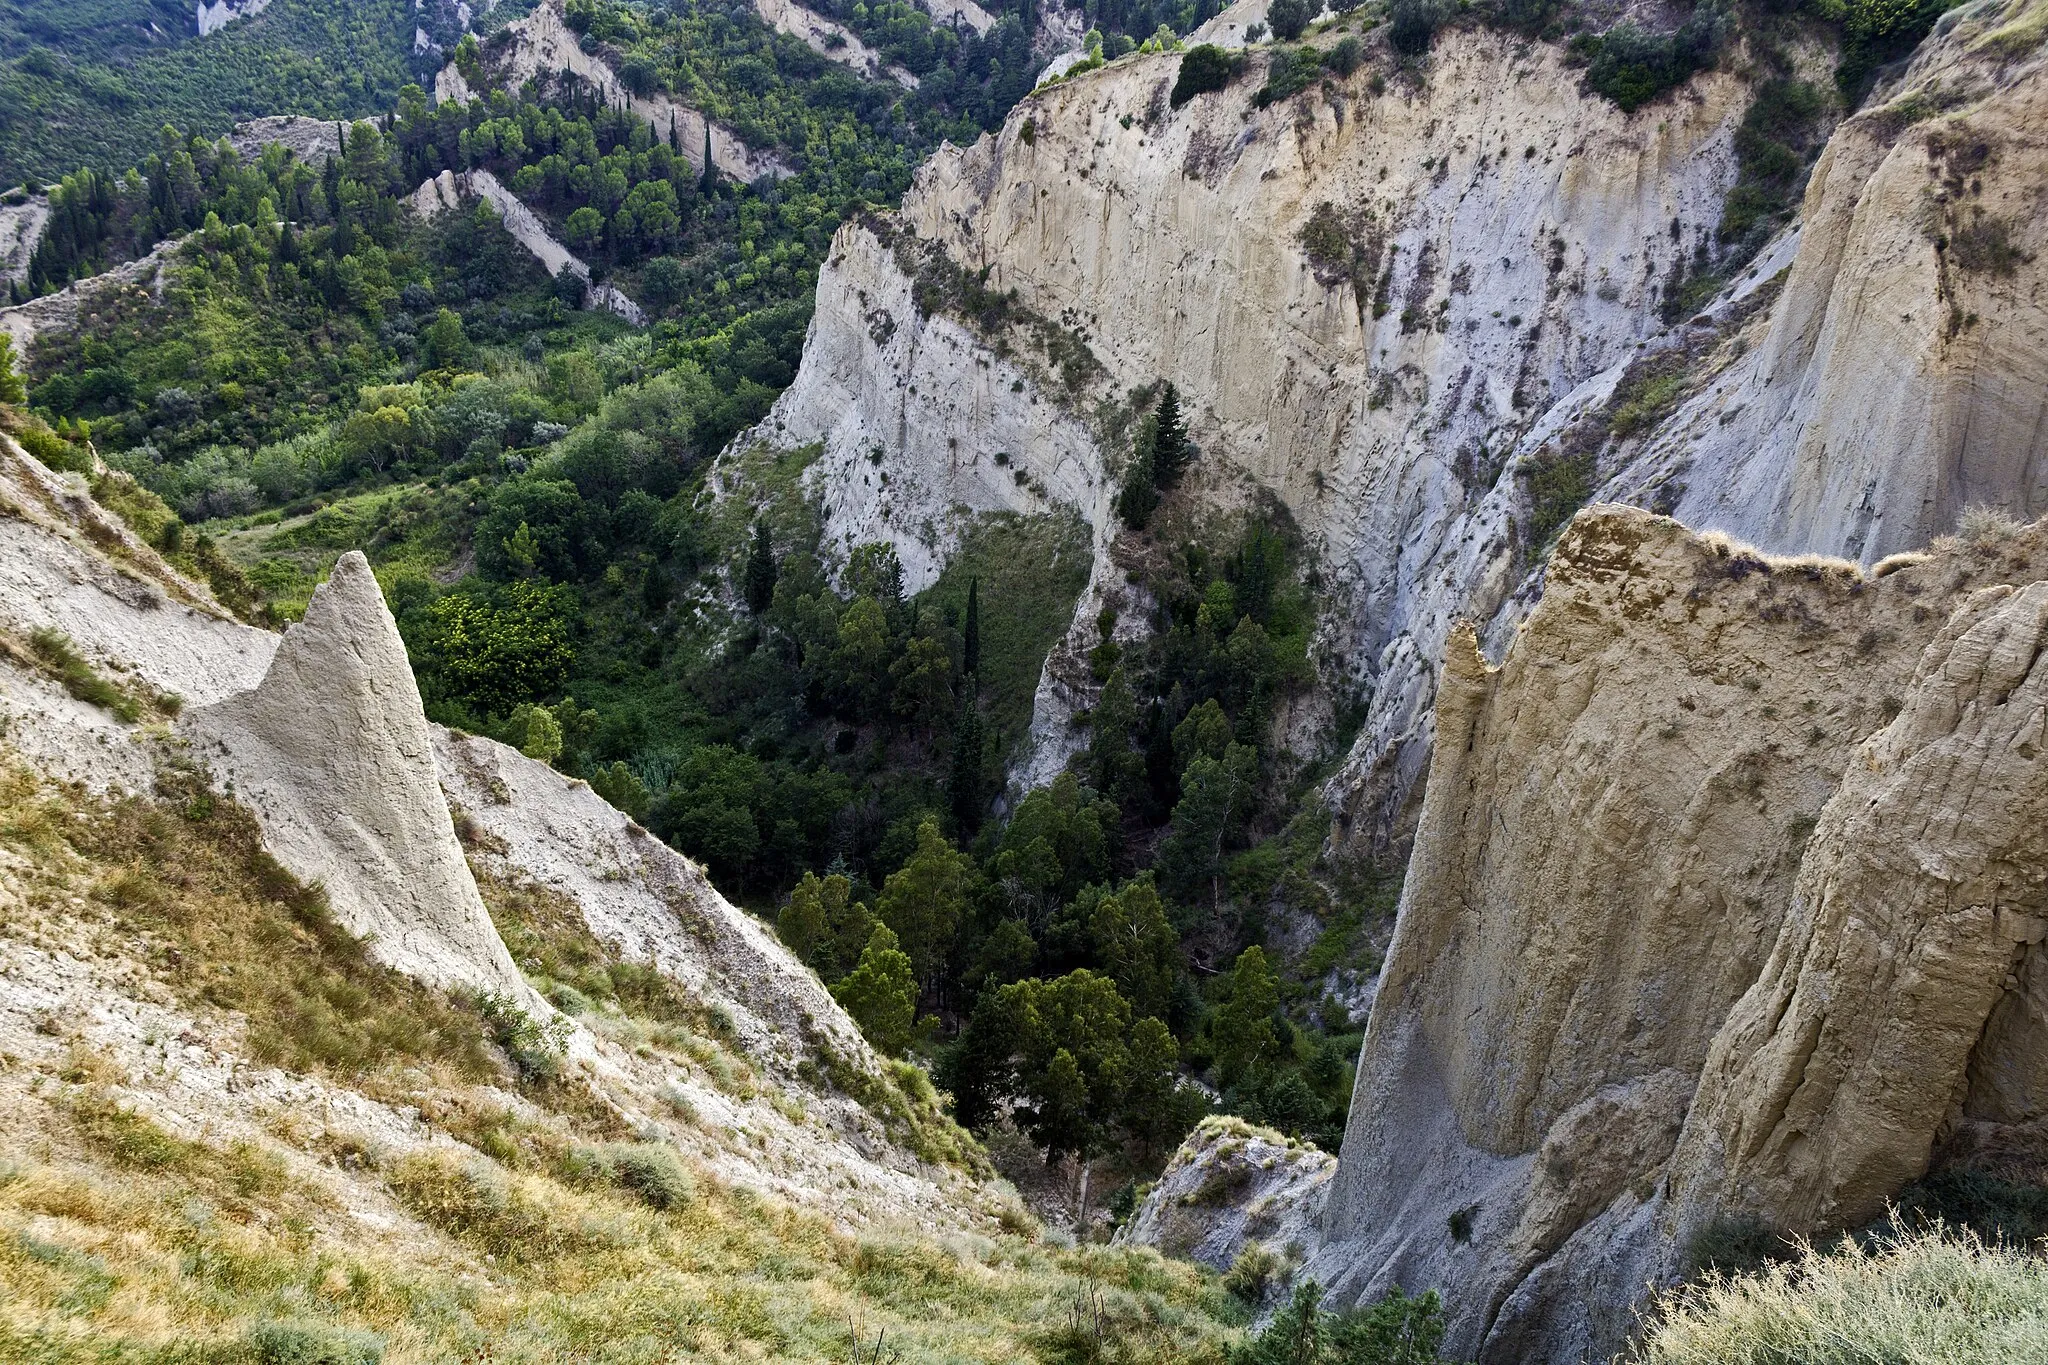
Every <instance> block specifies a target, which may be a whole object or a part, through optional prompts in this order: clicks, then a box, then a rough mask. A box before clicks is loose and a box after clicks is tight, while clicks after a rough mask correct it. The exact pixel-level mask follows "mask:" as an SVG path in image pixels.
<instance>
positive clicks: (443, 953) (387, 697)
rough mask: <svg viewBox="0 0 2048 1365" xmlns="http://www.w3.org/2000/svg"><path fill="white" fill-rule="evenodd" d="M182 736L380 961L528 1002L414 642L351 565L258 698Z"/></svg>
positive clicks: (193, 724)
mask: <svg viewBox="0 0 2048 1365" xmlns="http://www.w3.org/2000/svg"><path fill="white" fill-rule="evenodd" d="M186 730H187V732H188V734H190V735H191V737H192V738H193V740H194V741H195V743H196V745H197V747H198V748H199V750H200V752H201V754H202V756H203V757H205V758H206V759H207V760H208V761H209V762H210V763H211V764H212V765H213V768H214V771H215V773H216V774H217V775H218V776H219V777H221V778H223V779H226V780H227V781H228V782H229V783H231V784H232V785H231V789H232V791H233V794H234V795H235V797H236V799H238V800H239V801H241V802H242V803H243V804H244V805H246V806H248V807H249V808H250V809H251V810H252V811H253V812H254V813H255V815H256V818H257V821H258V823H259V824H260V825H261V826H262V829H263V838H264V843H265V845H266V846H267V847H268V848H269V850H270V852H271V854H272V855H273V856H274V857H276V858H277V860H278V861H279V862H280V863H282V864H284V866H285V867H286V868H287V869H289V870H290V871H291V873H292V874H293V875H294V876H296V877H299V878H300V879H301V880H304V881H307V882H319V883H321V884H322V885H324V886H325V887H326V889H327V897H328V902H329V904H330V905H331V906H332V907H333V910H334V915H335V918H336V919H337V920H339V921H340V922H341V923H342V924H343V925H344V926H346V927H347V928H348V929H349V931H350V932H352V933H356V934H361V935H365V936H367V937H369V938H370V940H371V951H372V952H373V953H374V954H375V955H376V956H377V957H378V958H379V959H380V960H381V961H383V962H386V963H388V964H390V965H391V966H393V967H396V968H398V969H399V970H401V971H404V972H407V973H409V974H411V975H413V976H416V977H419V978H421V979H422V980H426V981H431V982H434V983H435V984H438V985H448V986H454V985H463V986H469V987H472V988H475V989H479V990H493V991H506V992H510V993H512V994H514V995H516V996H520V997H522V998H523V997H524V996H526V995H527V994H528V988H527V986H526V984H525V982H524V981H523V980H522V979H521V977H520V975H519V970H518V968H517V967H516V966H515V965H514V964H513V962H512V955H511V954H510V953H509V952H507V951H506V948H505V944H504V941H503V940H502V939H500V938H499V937H498V932H497V929H496V928H495V927H494V926H493V925H492V923H491V919H490V916H489V914H488V913H487V912H486V911H485V909H484V904H483V898H482V897H481V896H479V895H478V894H477V889H476V882H475V881H474V879H472V878H471V876H470V873H469V866H468V864H467V863H466V862H465V861H464V860H463V855H462V846H461V844H459V843H458V842H457V841H456V838H455V829H454V824H453V821H452V820H451V819H450V818H449V814H448V804H447V801H446V799H445V798H444V797H443V796H442V794H441V788H440V783H439V780H438V779H437V777H436V775H435V771H434V749H433V740H432V736H431V735H430V733H429V731H428V728H427V718H426V713H425V711H424V710H423V709H422V707H421V704H420V693H419V687H418V685H417V684H415V683H414V681H413V676H412V669H411V666H410V665H409V664H408V663H407V661H406V655H405V642H404V641H403V640H402V639H400V638H399V634H398V625H397V623H396V622H395V621H393V620H392V619H391V613H390V611H389V610H388V609H387V608H386V607H385V605H384V595H383V592H382V591H381V590H380V589H379V588H378V586H377V579H376V576H375V575H374V574H373V573H372V572H371V571H370V565H369V561H368V560H366V559H364V558H363V556H362V554H361V553H360V552H359V551H350V552H349V553H348V554H345V555H343V556H342V557H341V559H340V560H339V561H338V562H337V563H336V564H335V566H334V572H333V574H332V575H331V576H330V577H329V578H328V580H327V581H326V582H325V583H323V584H322V585H321V586H320V589H319V591H317V592H315V593H314V594H313V601H312V603H311V605H310V606H308V607H307V609H306V616H305V619H304V620H302V621H300V622H299V623H298V624H297V625H295V626H293V627H292V628H291V629H290V630H289V631H287V632H286V633H285V637H284V640H283V642H282V643H280V644H279V645H278V648H277V656H276V658H275V659H274V660H273V661H272V662H271V665H270V671H269V673H268V674H266V675H265V677H264V679H263V681H262V682H261V683H260V684H258V685H257V686H256V687H254V688H253V689H251V690H249V691H247V692H242V693H238V694H236V695H234V696H231V697H229V698H227V699H226V700H225V701H222V702H219V703H217V704H216V705H213V706H209V707H206V708H204V709H203V710H200V711H197V712H194V713H193V714H192V715H191V717H190V719H189V720H188V721H187V723H186Z"/></svg>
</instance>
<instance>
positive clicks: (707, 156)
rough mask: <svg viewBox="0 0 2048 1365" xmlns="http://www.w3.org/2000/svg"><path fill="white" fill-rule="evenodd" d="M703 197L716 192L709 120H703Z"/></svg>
mask: <svg viewBox="0 0 2048 1365" xmlns="http://www.w3.org/2000/svg"><path fill="white" fill-rule="evenodd" d="M703 190H704V197H705V198H706V199H709V198H710V197H711V196H712V195H714V194H716V193H718V164H717V163H716V162H714V161H713V160H712V159H711V120H710V119H705V120H704V183H703Z"/></svg>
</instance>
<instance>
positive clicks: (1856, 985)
mask: <svg viewBox="0 0 2048 1365" xmlns="http://www.w3.org/2000/svg"><path fill="white" fill-rule="evenodd" d="M1884 567H1885V568H1886V569H1887V570H1888V571H1887V572H1885V573H1883V574H1882V575H1881V576H1874V577H1873V576H1867V575H1866V574H1865V573H1863V572H1862V571H1861V570H1860V569H1858V568H1857V567H1856V566H1855V565H1853V564H1850V563H1847V562H1844V561H1826V560H1819V559H1805V560H1773V559H1769V558H1766V557H1764V556H1761V555H1759V554H1757V553H1755V552H1753V551H1751V550H1748V549H1746V548H1744V547H1742V546H1740V545H1737V544H1733V543H1731V542H1729V541H1728V540H1726V539H1724V538H1719V537H1709V536H1699V535H1695V534H1693V533H1691V532H1688V531H1686V530H1685V529H1683V528H1682V527H1680V526H1679V525H1678V524H1677V523H1675V522H1672V521H1669V520H1666V519H1662V518H1656V517H1652V516H1650V515H1648V514H1646V513H1642V512H1638V511H1629V510H1624V509H1620V508H1600V509H1595V510H1593V511H1589V512H1585V513H1582V514H1581V515H1580V516H1579V517H1578V519H1577V520H1576V521H1575V522H1574V523H1573V524H1572V525H1571V527H1570V528H1569V529H1568V530H1567V531H1566V532H1565V534H1564V536H1563V537H1562V539H1561V540H1560V542H1559V544H1558V548H1557V553H1556V556H1555V558H1554V560H1553V562H1552V565H1551V567H1550V571H1549V574H1548V578H1547V582H1546V585H1545V589H1544V594H1543V598H1542V601H1541V604H1540V605H1539V606H1538V607H1537V608H1536V610H1535V612H1534V613H1533V614H1532V615H1531V616H1530V618H1529V620H1528V622H1527V624H1526V626H1525V628H1524V629H1523V630H1522V632H1521V634H1520V636H1519V638H1518V639H1517V640H1516V642H1515V644H1514V645H1513V647H1512V648H1511V649H1510V650H1509V651H1508V654H1507V657H1506V660H1505V662H1504V663H1503V665H1502V666H1501V667H1500V668H1499V669H1497V670H1496V669H1491V668H1489V667H1488V666H1487V665H1486V663H1485V661H1484V660H1483V658H1482V657H1481V656H1480V654H1479V652H1478V648H1477V638H1476V636H1475V635H1474V634H1473V633H1472V631H1471V630H1470V629H1469V628H1466V629H1462V630H1460V631H1459V632H1458V633H1457V634H1456V635H1455V636H1454V637H1453V641H1452V647H1451V650H1450V652H1449V654H1448V655H1447V658H1446V661H1445V665H1444V675H1443V684H1442V687H1441V689H1440V691H1439V695H1438V700H1437V704H1436V732H1437V746H1436V751H1435V752H1436V756H1435V759H1434V762H1433V765H1432V768H1431V771H1430V774H1429V782H1428V789H1427V796H1426V798H1425V801H1424V804H1423V811H1422V817H1421V822H1420V825H1419V826H1418V829H1417V834H1416V840H1415V851H1414V855H1413V858H1412V860H1411V862H1410V866H1409V873H1408V879H1407V882H1406V884H1405V886H1404V889H1403V894H1402V903H1401V910H1400V918H1399V923H1398V927H1397V929H1396V932H1395V936H1394V941H1393V943H1392V945H1391V947H1390V950H1389V953H1388V958H1387V965H1386V968H1385V970H1384V972H1383V975H1382V978H1381V985H1380V990H1379V995H1378V998H1377V999H1376V1000H1375V1002H1374V1005H1373V1010H1372V1016H1371V1020H1370V1023H1369V1025H1368V1029H1367V1034H1366V1040H1365V1045H1364V1049H1363V1052H1362V1054H1361V1057H1360V1060H1359V1069H1358V1083H1357V1091H1356V1094H1355V1097H1354V1100H1353V1106H1352V1114H1351V1120H1350V1125H1349V1129H1348V1131H1347V1133H1346V1136H1345V1142H1344V1149H1343V1153H1342V1162H1341V1166H1340V1169H1339V1171H1338V1175H1337V1177H1336V1180H1335V1181H1334V1183H1333V1186H1332V1193H1331V1197H1330V1203H1329V1207H1328V1211H1327V1215H1326V1223H1325V1229H1324V1232H1325V1239H1326V1240H1325V1242H1324V1245H1323V1247H1322V1250H1321V1251H1320V1252H1319V1253H1318V1255H1317V1258H1316V1260H1315V1261H1314V1263H1313V1264H1312V1265H1311V1266H1310V1268H1309V1271H1310V1273H1312V1274H1315V1275H1317V1276H1318V1277H1319V1278H1321V1279H1323V1280H1324V1281H1325V1283H1327V1284H1329V1285H1331V1286H1332V1289H1333V1293H1334V1295H1335V1297H1336V1298H1337V1299H1338V1301H1340V1302H1342V1301H1352V1300H1357V1299H1369V1298H1371V1297H1374V1296H1376V1295H1377V1294H1378V1293H1379V1292H1380V1291H1382V1290H1383V1289H1384V1288H1385V1287H1386V1286H1388V1285H1390V1284H1396V1283H1398V1284H1401V1285H1403V1286H1404V1287H1406V1288H1409V1289H1423V1288H1437V1289H1440V1290H1442V1291H1443V1292H1444V1294H1445V1296H1446V1301H1447V1303H1448V1304H1449V1305H1450V1309H1451V1314H1452V1330H1451V1335H1450V1339H1449V1342H1448V1347H1449V1349H1450V1350H1451V1352H1452V1353H1453V1354H1455V1355H1458V1356H1460V1357H1475V1356H1476V1357H1477V1358H1478V1359H1480V1360H1484V1361H1542V1360H1556V1361H1574V1360H1578V1359H1580V1358H1582V1356H1584V1355H1587V1354H1591V1355H1592V1356H1593V1357H1594V1358H1604V1354H1605V1353H1606V1352H1609V1351H1612V1350H1613V1349H1616V1348H1617V1347H1618V1345H1619V1343H1620V1341H1621V1340H1622V1338H1623V1336H1624V1335H1625V1334H1626V1332H1627V1330H1628V1329H1629V1327H1630V1324H1631V1322H1632V1318H1631V1305H1632V1304H1633V1303H1634V1302H1635V1301H1636V1299H1637V1298H1638V1297H1639V1296H1640V1294H1641V1291H1642V1288H1643V1286H1644V1285H1645V1284H1647V1283H1650V1282H1653V1281H1655V1280H1657V1279H1659V1278H1661V1277H1663V1276H1666V1275H1669V1274H1671V1273H1672V1272H1673V1271H1674V1270H1675V1269H1676V1268H1677V1267H1678V1266H1679V1264H1680V1263H1681V1261H1682V1258H1683V1253H1684V1247H1685V1245H1686V1243H1687V1241H1688V1239H1689V1238H1690V1237H1691V1236H1692V1235H1693V1234H1695V1233H1696V1232H1697V1231H1698V1230H1700V1229H1701V1228H1704V1227H1705V1226H1707V1225H1708V1224H1710V1223H1712V1222H1713V1221H1714V1220H1716V1219H1718V1218H1720V1217H1723V1216H1726V1215H1728V1214H1753V1215H1757V1216H1760V1217H1762V1218H1764V1219H1765V1220H1767V1221H1768V1222H1770V1223H1772V1224H1773V1225H1775V1226H1778V1227H1781V1228H1783V1229H1785V1230H1788V1231H1793V1232H1815V1231H1823V1230H1826V1229H1828V1228H1831V1227H1838V1226H1842V1225H1845V1224H1850V1223H1854V1222H1856V1221H1859V1220H1861V1219H1864V1218H1867V1217H1869V1216H1870V1215H1872V1214H1873V1213H1876V1212H1877V1211H1879V1209H1880V1207H1881V1201H1882V1200H1883V1199H1884V1197H1885V1196H1887V1195H1889V1194H1891V1193H1892V1192H1894V1191H1895V1190H1896V1189H1897V1188H1898V1187H1899V1186H1900V1185H1901V1184H1902V1183H1904V1182H1906V1181H1908V1180H1910V1179H1913V1178H1915V1177H1916V1176H1918V1175H1920V1174H1922V1173H1924V1172H1925V1171H1926V1170H1927V1169H1928V1164H1929V1161H1930V1158H1931V1155H1932V1154H1933V1152H1934V1150H1935V1148H1936V1146H1937V1144H1939V1143H1940V1142H1942V1141H1944V1140H1945V1139H1946V1138H1947V1137H1949V1136H1950V1135H1951V1134H1952V1133H1953V1132H1954V1131H1955V1130H1956V1128H1957V1127H1958V1125H1959V1124H1961V1123H1962V1122H1963V1121H1964V1120H1965V1118H1966V1117H1973V1118H1975V1117H1981V1121H1984V1122H1989V1123H2004V1124H2011V1123H2024V1122H2031V1121H2033V1120H2035V1119H2036V1118H2038V1117H2039V1115H2038V1114H2037V1112H2036V1107H2037V1103H2038V1102H2037V1101H2036V1099H2035V1096H2037V1095H2039V1094H2040V1093H2041V1086H2042V1085H2043V1084H2044V1083H2048V1065H2044V1056H2048V1054H2044V1053H2043V1051H2042V1048H2041V1038H2042V1033H2041V1030H2042V1029H2043V1028H2048V1014H2044V1013H2043V1012H2042V1011H2041V1009H2040V1008H2039V1006H2038V1004H2037V1003H2036V1001H2035V997H2034V995H2033V992H2032V984H2031V983H2032V971H2033V970H2034V969H2033V968H2032V967H2030V965H2029V963H2028V956H2029V948H2030V946H2031V945H2032V944H2033V943H2034V942H2036V941H2038V940H2039V939H2041V938H2042V937H2043V935H2044V932H2048V920H2044V919H2043V918H2042V917H2041V916H2042V914H2043V904H2044V900H2043V886H2042V882H2043V876H2042V872H2041V869H2042V868H2043V867H2048V824H2044V823H2043V822H2042V819H2041V815H2042V802H2043V801H2044V800H2048V766H2044V764H2043V763H2042V761H2041V758H2040V745H2041V740H2040V737H2039V732H2040V729H2041V726H2042V724H2043V715H2044V709H2043V708H2044V705H2048V700H2044V698H2043V697H2042V696H2041V688H2042V687H2043V686H2044V680H2043V679H2041V678H2037V677H2036V676H2035V663H2036V660H2037V659H2038V657H2039V654H2040V652H2041V650H2042V647H2043V645H2044V644H2048V629H2044V626H2043V619H2044V618H2043V615H2042V613H2043V609H2044V605H2048V583H2043V582H2042V581H2041V580H2042V579H2044V578H2048V529H2044V528H2042V527H2036V528H2033V529H2030V530H2027V531H2025V532H2020V531H2017V530H2009V529H2001V528H1997V527H1995V526H1994V527H1990V528H1986V529H1981V530H1980V532H1979V535H1978V538H1977V539H1976V540H1975V541H1971V542H1965V541H1951V542H1948V543H1946V544H1945V545H1943V546H1942V547H1940V548H1939V550H1938V552H1937V553H1936V554H1934V555H1933V556H1932V557H1931V558H1925V559H1924V562H1918V563H1910V564H1904V565H1897V566H1895V565H1887V566H1884ZM2010 584H2023V585H2028V586H2025V587H2022V588H2019V589H2017V590H2015V589H2014V588H2013V587H2011V586H2002V585H2010Z"/></svg>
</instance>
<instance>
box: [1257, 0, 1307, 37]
mask: <svg viewBox="0 0 2048 1365" xmlns="http://www.w3.org/2000/svg"><path fill="white" fill-rule="evenodd" d="M1319 8H1320V6H1319V5H1316V4H1314V3H1312V0H1273V3H1272V5H1271V6H1269V7H1268V8H1267V10H1266V22H1267V23H1269V24H1271V25H1272V26H1273V36H1274V37H1275V38H1278V39H1279V40H1280V41H1281V42H1283V43H1291V42H1294V41H1296V40H1297V39H1299V38H1300V37H1301V35H1302V31H1303V30H1304V29H1306V28H1307V27H1308V24H1309V20H1311V19H1313V18H1315V17H1316V11H1317V9H1319Z"/></svg>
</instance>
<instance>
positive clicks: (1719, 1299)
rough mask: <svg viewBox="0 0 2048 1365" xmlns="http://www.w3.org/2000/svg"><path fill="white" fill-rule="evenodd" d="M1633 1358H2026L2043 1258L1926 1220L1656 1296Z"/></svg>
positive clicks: (2037, 1337) (2037, 1341)
mask: <svg viewBox="0 0 2048 1365" xmlns="http://www.w3.org/2000/svg"><path fill="white" fill-rule="evenodd" d="M1633 1360H1634V1365H1870V1363H1871V1362H1877V1361H1883V1362H1886V1365H2038V1363H2039V1362H2041V1361H2044V1360H2048V1260H2043V1259H2042V1258H2041V1257H2040V1256H2038V1255H2036V1254H2034V1253H2033V1252H2031V1251H2028V1250H2025V1249H2020V1248H2014V1247H2008V1246H1985V1245H1984V1244H1983V1243H1981V1242H1979V1241H1978V1240H1977V1239H1976V1238H1975V1237H1974V1236H1971V1235H1970V1234H1969V1233H1967V1232H1965V1233H1962V1234H1960V1235H1957V1234H1954V1233H1947V1232H1944V1231H1943V1230H1941V1229H1939V1228H1937V1229H1935V1230H1932V1231H1928V1232H1922V1233H1917V1234H1908V1233H1907V1232H1906V1231H1905V1230H1904V1229H1903V1228H1895V1229H1894V1230H1893V1235H1892V1236H1891V1237H1889V1238H1887V1239H1886V1240H1885V1241H1883V1242H1881V1243H1880V1244H1879V1245H1877V1246H1876V1247H1874V1248H1871V1249H1868V1250H1866V1249H1862V1248H1860V1247H1858V1246H1857V1245H1856V1244H1854V1243H1844V1244H1843V1245H1842V1246H1840V1247H1838V1248H1837V1249H1835V1250H1833V1251H1827V1252H1821V1251H1815V1250H1813V1249H1811V1248H1808V1249H1806V1250H1805V1251H1804V1253H1803V1254H1802V1255H1801V1256H1800V1258H1799V1259H1798V1260H1796V1261H1792V1262H1790V1263H1788V1264H1784V1265H1779V1266H1774V1267H1771V1268H1770V1269H1768V1270H1765V1271H1761V1272H1759V1273H1757V1274H1754V1275H1744V1276H1738V1277H1735V1278H1732V1279H1722V1278H1718V1277H1716V1278H1712V1279H1710V1280H1708V1281H1707V1282H1705V1283H1703V1284H1699V1285H1695V1286H1692V1287H1689V1288H1686V1289H1681V1290H1679V1291H1677V1292H1675V1293H1674V1294H1672V1295H1671V1296H1669V1297H1668V1298H1666V1299H1665V1300H1664V1301H1663V1302H1662V1303H1661V1304H1660V1305H1659V1306H1658V1310H1657V1317H1656V1319H1655V1322H1654V1325H1653V1326H1652V1328H1651V1330H1650V1331H1649V1332H1648V1333H1647V1336H1646V1340H1645V1341H1644V1343H1643V1344H1642V1346H1641V1347H1640V1348H1639V1349H1638V1350H1637V1352H1636V1353H1635V1355H1634V1357H1633Z"/></svg>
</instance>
